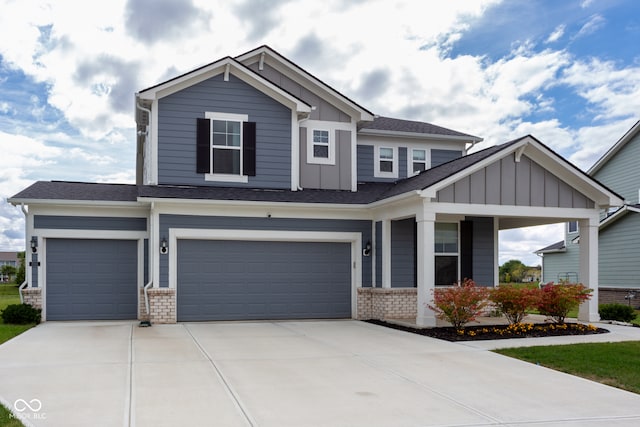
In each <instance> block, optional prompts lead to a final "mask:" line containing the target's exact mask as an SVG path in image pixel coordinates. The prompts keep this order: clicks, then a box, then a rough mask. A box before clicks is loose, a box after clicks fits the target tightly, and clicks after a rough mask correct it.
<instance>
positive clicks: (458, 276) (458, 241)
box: [433, 221, 470, 281]
mask: <svg viewBox="0 0 640 427" xmlns="http://www.w3.org/2000/svg"><path fill="white" fill-rule="evenodd" d="M436 224H456V225H457V234H458V236H457V243H456V246H457V248H458V251H457V252H436V251H435V250H434V251H433V255H434V258H435V257H439V256H455V257H457V259H458V261H457V263H456V264H457V266H456V270H457V273H456V276H457V277H456V280H457V281H460V280H462V279H461V278H460V222H456V221H436ZM434 232H435V224H434ZM434 238H435V234H434ZM434 279H435V277H434ZM469 279H470V277H469Z"/></svg>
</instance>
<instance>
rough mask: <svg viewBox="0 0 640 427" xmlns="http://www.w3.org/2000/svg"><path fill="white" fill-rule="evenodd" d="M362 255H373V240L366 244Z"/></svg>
mask: <svg viewBox="0 0 640 427" xmlns="http://www.w3.org/2000/svg"><path fill="white" fill-rule="evenodd" d="M362 255H363V256H371V240H369V241H368V242H367V244H366V245H364V249H363V250H362Z"/></svg>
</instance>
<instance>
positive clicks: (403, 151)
mask: <svg viewBox="0 0 640 427" xmlns="http://www.w3.org/2000/svg"><path fill="white" fill-rule="evenodd" d="M408 151H409V150H407V147H398V178H399V179H403V178H406V177H407V152H408Z"/></svg>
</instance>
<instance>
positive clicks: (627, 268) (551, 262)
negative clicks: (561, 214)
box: [536, 121, 640, 307]
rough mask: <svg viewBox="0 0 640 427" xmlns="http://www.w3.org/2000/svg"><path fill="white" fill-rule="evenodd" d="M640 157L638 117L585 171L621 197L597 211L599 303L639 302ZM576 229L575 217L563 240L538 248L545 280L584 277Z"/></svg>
mask: <svg viewBox="0 0 640 427" xmlns="http://www.w3.org/2000/svg"><path fill="white" fill-rule="evenodd" d="M639 162H640V121H639V122H637V123H636V124H635V125H634V126H633V127H632V128H631V129H630V130H629V131H628V132H627V133H626V134H625V135H624V136H623V137H622V138H620V139H619V140H618V141H617V142H616V143H615V144H614V145H613V147H611V148H610V149H609V150H608V151H607V152H606V153H605V154H604V156H602V158H600V159H599V160H598V161H597V162H596V163H595V164H594V165H593V166H592V167H591V169H589V170H588V171H587V173H588V174H589V175H590V176H592V177H593V178H594V179H596V180H597V181H598V182H601V183H602V184H604V185H605V186H607V187H608V188H611V189H612V190H613V191H615V192H616V193H618V194H620V195H621V196H622V197H624V200H625V205H624V206H623V207H621V208H620V209H609V210H603V211H602V213H601V219H602V220H601V222H600V232H599V242H600V244H599V257H598V264H599V302H600V303H610V302H618V303H621V304H628V303H631V304H632V305H634V306H636V307H637V306H640V279H639V278H640V267H639V266H638V259H640V199H639V192H640V168H638V163H639ZM580 231H581V230H580V227H579V226H578V224H577V223H576V222H569V223H567V224H566V225H565V238H564V240H562V241H560V242H557V243H554V244H553V245H550V246H547V247H546V248H543V249H540V250H538V251H537V252H536V253H537V254H538V255H541V256H542V260H543V281H545V282H551V281H553V282H557V281H559V280H569V281H572V282H576V281H578V282H579V281H582V277H580V274H579V266H578V262H579V256H580V244H579V243H580ZM636 292H637V293H638V294H637V296H635V294H636ZM630 297H631V301H630V300H629V298H630Z"/></svg>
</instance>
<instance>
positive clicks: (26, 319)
mask: <svg viewBox="0 0 640 427" xmlns="http://www.w3.org/2000/svg"><path fill="white" fill-rule="evenodd" d="M41 313H42V310H40V309H39V308H33V307H32V306H30V305H29V304H11V305H8V306H7V307H6V308H5V309H4V310H2V314H1V315H2V321H3V322H4V323H7V324H13V325H25V324H27V323H40V319H41Z"/></svg>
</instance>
